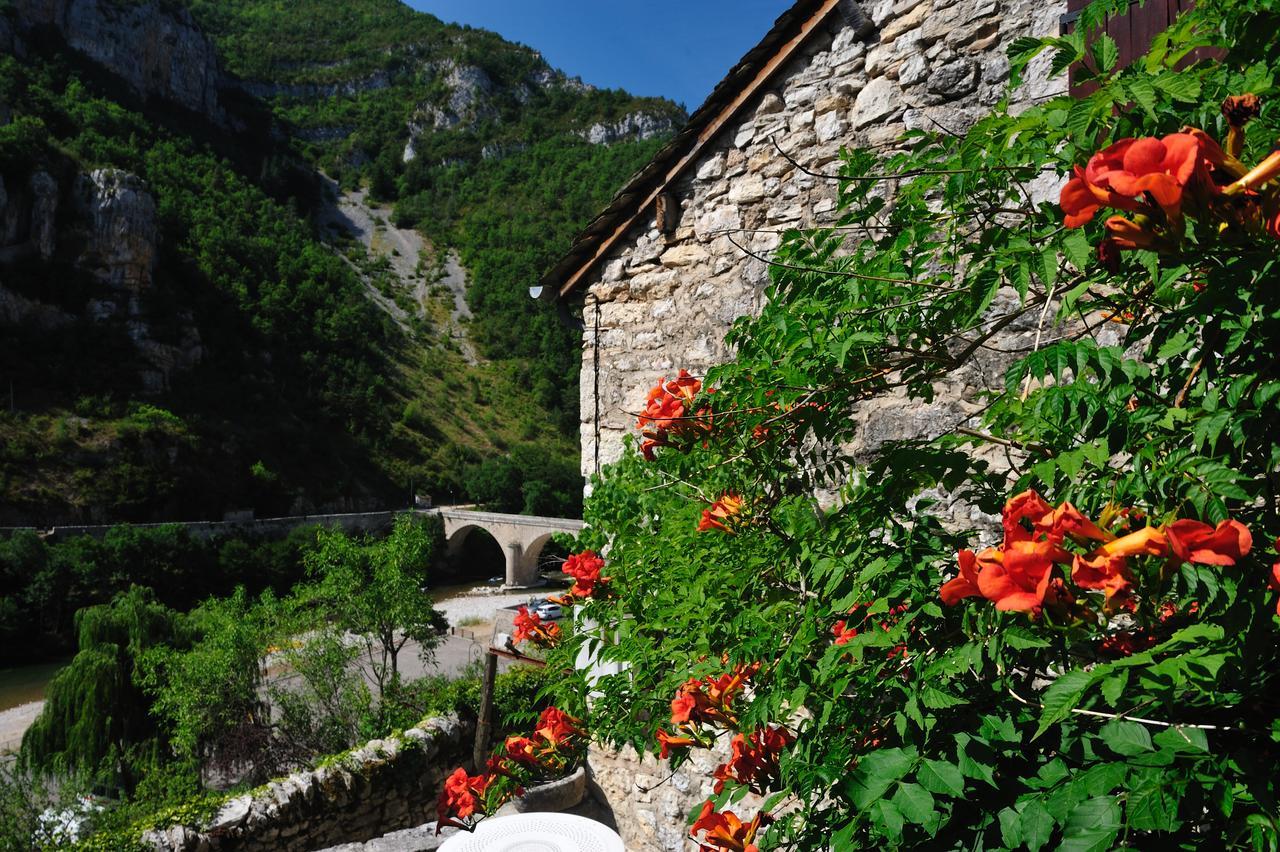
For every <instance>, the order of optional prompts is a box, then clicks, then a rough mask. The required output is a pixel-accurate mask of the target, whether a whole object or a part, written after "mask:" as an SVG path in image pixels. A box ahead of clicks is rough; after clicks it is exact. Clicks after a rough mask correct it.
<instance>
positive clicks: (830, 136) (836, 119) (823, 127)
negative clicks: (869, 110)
mask: <svg viewBox="0 0 1280 852" xmlns="http://www.w3.org/2000/svg"><path fill="white" fill-rule="evenodd" d="M848 129H849V122H847V121H845V120H844V119H843V118H842V117H841V116H840V113H836V112H829V113H826V114H825V115H823V116H821V117H820V118H819V119H818V122H817V124H816V125H815V127H814V130H815V131H816V132H817V134H818V141H819V142H831V141H832V140H834V139H839V138H840V137H842V136H844V134H845V133H846V131H848Z"/></svg>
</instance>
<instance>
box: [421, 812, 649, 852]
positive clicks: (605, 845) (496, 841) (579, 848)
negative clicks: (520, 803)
mask: <svg viewBox="0 0 1280 852" xmlns="http://www.w3.org/2000/svg"><path fill="white" fill-rule="evenodd" d="M440 852H626V849H625V847H623V845H622V838H621V837H619V836H618V835H617V833H616V832H614V831H613V830H612V829H610V828H608V827H607V826H604V825H602V824H600V823H598V822H596V821H595V820H589V819H587V818H586V817H580V816H574V815H573V814H513V815H512V816H501V817H489V818H488V819H486V820H482V821H481V823H480V825H479V826H477V827H476V830H475V832H474V833H467V832H465V831H461V832H458V833H457V834H455V835H454V836H453V837H450V838H449V839H448V840H446V841H445V842H444V843H443V844H442V845H441V846H440Z"/></svg>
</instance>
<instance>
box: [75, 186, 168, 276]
mask: <svg viewBox="0 0 1280 852" xmlns="http://www.w3.org/2000/svg"><path fill="white" fill-rule="evenodd" d="M73 195H74V200H75V211H76V214H77V219H79V220H81V221H83V222H84V224H85V234H86V239H85V243H84V248H83V250H82V251H81V252H80V256H79V260H78V261H77V265H79V266H81V267H83V268H85V269H88V270H89V271H90V272H91V273H92V274H93V276H94V277H95V278H97V279H98V280H100V281H102V282H103V283H104V284H107V285H110V286H112V287H123V288H127V289H130V290H143V289H146V288H148V287H150V286H151V283H152V277H153V276H154V274H155V266H156V242H157V230H156V202H155V199H153V198H152V197H151V195H150V193H148V192H147V191H146V188H145V187H144V186H143V184H142V181H141V180H139V179H138V178H137V176H135V175H131V174H129V173H128V172H123V171H120V170H119V169H98V170H96V171H94V172H93V173H91V174H87V175H80V176H78V177H77V178H76V181H75V186H74V189H73Z"/></svg>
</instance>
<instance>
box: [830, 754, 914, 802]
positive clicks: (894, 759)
mask: <svg viewBox="0 0 1280 852" xmlns="http://www.w3.org/2000/svg"><path fill="white" fill-rule="evenodd" d="M914 762H915V754H914V753H911V752H907V751H904V750H903V749H900V748H889V749H881V750H880V751H873V752H871V753H870V754H868V755H865V756H864V757H862V759H861V760H859V761H858V767H857V769H855V770H854V771H853V774H852V775H850V776H849V778H848V780H847V781H846V782H845V793H846V794H847V795H848V796H849V798H850V800H851V801H852V802H853V804H854V806H855V807H857V808H858V810H866V809H867V808H869V807H870V806H871V805H872V803H874V802H875V801H876V800H877V799H879V798H880V797H881V796H883V795H884V794H885V792H886V791H887V790H888V789H889V788H890V787H891V786H893V784H894V783H895V782H897V781H898V779H900V778H901V777H902V776H904V775H906V774H907V772H909V771H910V770H911V766H912V764H913V763H914Z"/></svg>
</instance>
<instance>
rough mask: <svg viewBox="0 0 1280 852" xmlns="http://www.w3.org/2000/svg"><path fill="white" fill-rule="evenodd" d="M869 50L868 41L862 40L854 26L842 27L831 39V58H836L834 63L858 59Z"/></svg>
mask: <svg viewBox="0 0 1280 852" xmlns="http://www.w3.org/2000/svg"><path fill="white" fill-rule="evenodd" d="M866 50H867V45H866V43H865V42H864V41H863V40H862V36H861V35H859V33H858V31H857V29H855V28H854V27H841V29H840V31H839V32H838V33H836V35H835V38H833V39H832V40H831V49H830V53H831V58H832V60H834V61H833V62H832V64H833V65H839V64H840V63H843V62H848V61H849V60H851V59H857V58H858V57H859V56H862V54H864V53H865V52H866Z"/></svg>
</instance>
